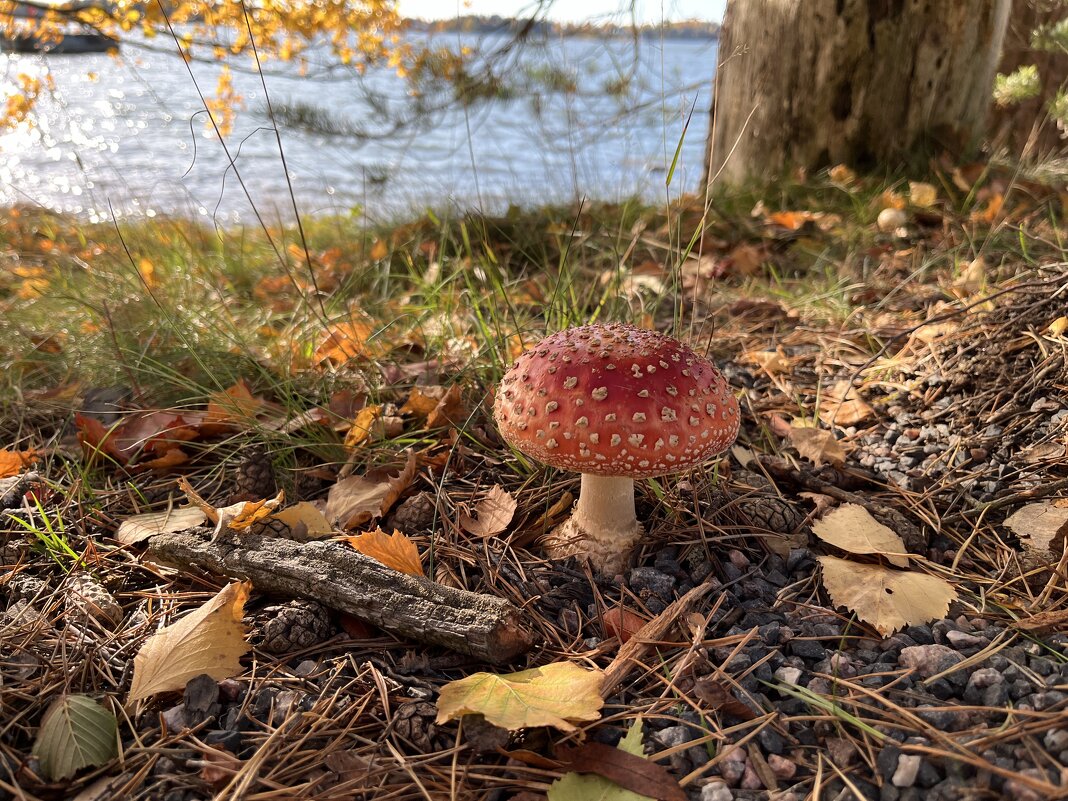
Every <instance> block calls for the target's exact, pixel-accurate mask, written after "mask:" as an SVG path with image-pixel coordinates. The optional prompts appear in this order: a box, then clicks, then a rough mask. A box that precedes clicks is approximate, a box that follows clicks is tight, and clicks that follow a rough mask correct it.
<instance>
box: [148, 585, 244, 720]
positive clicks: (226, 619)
mask: <svg viewBox="0 0 1068 801" xmlns="http://www.w3.org/2000/svg"><path fill="white" fill-rule="evenodd" d="M250 588H251V585H250V584H248V583H245V582H239V583H234V584H229V585H227V586H226V587H223V589H222V590H220V591H219V593H218V595H216V596H215V597H214V598H212V599H211V600H210V601H208V602H207V603H206V604H204V605H203V606H202V607H200V608H199V609H197V610H195V611H193V612H190V613H189V614H188V615H186V616H185V617H183V618H182V619H181V620H179V621H178V622H177V623H172V624H171V625H169V626H167V627H166V628H164V629H161V630H160V631H158V632H156V633H155V634H153V635H152V636H151V637H149V638H148V639H147V640H146V641H145V644H144V645H142V646H141V650H140V651H138V652H137V656H135V657H134V672H133V683H132V684H131V686H130V700H131V701H138V700H141V699H142V698H148V697H150V696H153V695H155V694H156V693H163V692H169V691H171V690H181V689H182V688H184V687H185V685H186V684H187V683H188V682H189V680H190V679H192V678H194V677H196V676H199V675H200V674H201V673H207V674H208V675H209V676H211V677H212V678H213V679H216V680H222V679H227V678H230V677H231V676H233V675H234V674H236V673H240V672H241V657H242V656H244V655H245V653H246V652H247V651H248V650H249V646H248V643H246V642H245V627H244V625H243V624H242V622H241V617H242V615H243V614H244V610H245V601H246V600H247V599H248V594H249V590H250Z"/></svg>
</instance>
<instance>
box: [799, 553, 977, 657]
mask: <svg viewBox="0 0 1068 801" xmlns="http://www.w3.org/2000/svg"><path fill="white" fill-rule="evenodd" d="M819 562H820V566H821V567H822V572H823V586H824V587H826V588H827V592H828V593H829V594H830V596H831V601H832V602H833V603H834V605H835V606H844V607H846V608H848V609H852V610H853V611H854V612H855V613H856V615H857V617H858V618H860V619H861V620H863V621H865V622H867V623H871V624H872V625H873V626H875V628H876V629H877V630H878V631H879V633H880V634H882V635H883V636H884V637H888V636H890V635H891V634H893V633H894V632H895V631H897V630H898V629H900V628H903V627H905V626H909V625H914V624H918V623H926V622H927V621H929V620H937V619H939V618H943V617H945V616H946V613H948V612H949V602H950V601H952V600H953V599H954V598H956V597H957V591H956V590H954V589H953V587H952V586H950V585H949V583H948V582H946V581H943V580H942V579H940V578H938V577H937V576H929V575H927V574H926V573H913V572H911V571H903V570H891V569H890V568H888V567H883V566H881V565H864V564H860V563H859V562H851V561H849V560H848V559H838V558H836V557H834V556H821V557H819Z"/></svg>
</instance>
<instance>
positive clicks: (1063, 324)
mask: <svg viewBox="0 0 1068 801" xmlns="http://www.w3.org/2000/svg"><path fill="white" fill-rule="evenodd" d="M1065 331H1068V317H1058V318H1057V319H1056V320H1054V321H1053V322H1052V323H1050V324H1049V326H1048V327H1047V328H1046V333H1047V334H1049V335H1050V336H1055V337H1059V336H1060V335H1061V334H1063V333H1064V332H1065Z"/></svg>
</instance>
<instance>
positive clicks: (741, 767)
mask: <svg viewBox="0 0 1068 801" xmlns="http://www.w3.org/2000/svg"><path fill="white" fill-rule="evenodd" d="M744 773H745V763H744V762H736V761H734V760H730V759H725V760H723V761H722V762H720V763H719V775H720V776H722V777H723V781H725V782H726V783H727V785H728V786H730V787H734V786H736V785H737V784H738V782H740V781H741V779H742V775H743V774H744Z"/></svg>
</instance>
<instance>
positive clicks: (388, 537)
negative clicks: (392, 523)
mask: <svg viewBox="0 0 1068 801" xmlns="http://www.w3.org/2000/svg"><path fill="white" fill-rule="evenodd" d="M344 539H345V542H347V543H348V544H349V545H351V546H352V547H353V548H355V549H356V550H357V551H359V552H360V553H362V554H363V555H364V556H370V557H371V558H372V559H375V560H377V561H379V562H381V563H382V564H384V565H385V566H386V567H391V568H393V569H394V570H396V571H398V572H400V573H407V574H408V575H409V576H422V575H424V573H423V563H422V562H421V561H420V560H419V549H418V548H416V547H415V543H414V542H412V541H411V540H410V539H408V537H406V536H405V535H404V534H402V533H401V532H399V531H396V530H395V531H394V532H393V534H386V532H384V531H383V530H382V529H380V528H376V529H375V530H374V531H369V532H367V533H366V534H357V535H356V536H355V537H345V538H344Z"/></svg>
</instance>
